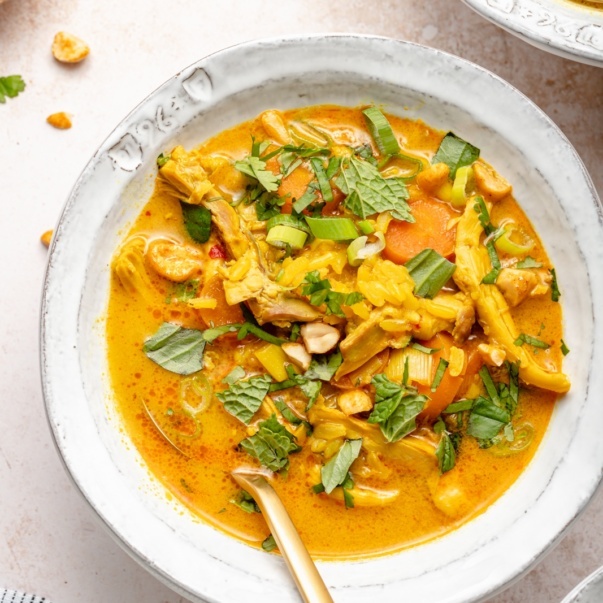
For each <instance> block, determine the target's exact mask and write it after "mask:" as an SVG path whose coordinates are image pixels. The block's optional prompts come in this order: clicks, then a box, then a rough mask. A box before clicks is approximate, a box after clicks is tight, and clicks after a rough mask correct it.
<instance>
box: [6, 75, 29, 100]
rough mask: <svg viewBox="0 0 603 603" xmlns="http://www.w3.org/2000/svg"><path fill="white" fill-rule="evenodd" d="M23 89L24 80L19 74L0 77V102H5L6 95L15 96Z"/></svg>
mask: <svg viewBox="0 0 603 603" xmlns="http://www.w3.org/2000/svg"><path fill="white" fill-rule="evenodd" d="M23 90H25V82H24V81H23V78H22V77H21V76H20V75H6V76H4V77H0V103H5V102H6V97H7V96H8V98H15V96H17V95H18V94H19V93H20V92H23Z"/></svg>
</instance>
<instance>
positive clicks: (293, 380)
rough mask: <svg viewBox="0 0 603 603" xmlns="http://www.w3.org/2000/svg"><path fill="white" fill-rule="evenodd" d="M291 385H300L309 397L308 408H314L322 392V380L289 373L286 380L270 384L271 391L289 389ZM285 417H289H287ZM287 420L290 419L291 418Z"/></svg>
mask: <svg viewBox="0 0 603 603" xmlns="http://www.w3.org/2000/svg"><path fill="white" fill-rule="evenodd" d="M287 368H289V367H287ZM290 387H299V389H300V390H301V391H302V393H303V394H304V395H305V396H306V398H308V404H307V405H306V410H309V409H310V408H312V406H313V405H314V402H316V399H317V398H318V394H319V393H320V390H321V388H322V382H321V381H312V380H310V379H308V378H306V376H305V375H296V374H292V375H289V379H286V380H285V381H281V382H280V383H273V384H272V385H271V386H270V391H271V392H276V391H280V390H283V389H289V388H290ZM279 410H280V408H279ZM283 416H284V415H283ZM285 418H286V419H287V417H285ZM287 420H288V421H289V419H287Z"/></svg>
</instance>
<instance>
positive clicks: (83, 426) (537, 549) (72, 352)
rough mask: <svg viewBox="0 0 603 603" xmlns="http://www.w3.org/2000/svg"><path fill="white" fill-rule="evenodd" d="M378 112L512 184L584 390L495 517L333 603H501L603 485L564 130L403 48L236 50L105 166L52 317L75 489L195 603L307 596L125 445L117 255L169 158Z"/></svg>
mask: <svg viewBox="0 0 603 603" xmlns="http://www.w3.org/2000/svg"><path fill="white" fill-rule="evenodd" d="M368 102H375V103H378V104H384V106H385V108H386V110H387V111H390V112H392V113H396V114H399V115H403V116H408V117H412V118H420V119H423V120H424V121H426V122H427V123H429V124H430V125H432V126H434V127H436V128H441V129H443V130H446V129H453V130H454V131H455V132H456V133H457V134H458V135H459V136H462V137H463V138H465V139H467V140H469V141H471V142H472V143H473V144H475V145H477V146H478V147H480V148H481V150H482V156H483V157H484V158H485V159H486V160H487V161H489V162H490V163H492V164H493V165H494V166H496V168H497V170H498V171H499V172H501V173H502V174H503V175H504V176H506V177H507V178H509V179H510V180H511V181H512V182H513V184H514V188H515V194H516V196H517V198H518V199H519V201H520V202H521V204H522V205H523V207H524V209H525V211H526V213H527V214H528V215H529V216H530V217H531V219H532V221H533V223H534V224H535V226H536V229H537V231H538V232H539V233H540V235H541V237H542V239H543V241H544V244H545V246H546V248H547V250H548V253H549V255H550V257H551V259H552V261H553V262H554V264H555V266H556V268H557V274H558V277H559V283H560V287H561V292H562V301H563V303H564V308H565V329H566V332H565V341H566V343H567V344H568V345H569V347H570V349H571V350H572V351H571V354H570V355H569V356H568V357H567V359H566V363H565V369H566V371H567V372H568V373H569V375H570V377H571V379H572V381H573V388H572V391H571V392H570V394H569V395H567V396H566V398H565V399H564V400H563V401H562V402H561V403H560V404H559V405H558V406H557V408H556V410H555V412H554V415H553V418H552V422H551V425H550V428H549V430H548V432H547V434H546V436H545V438H544V440H543V442H542V444H541V446H540V449H539V450H538V452H537V454H536V456H535V458H534V460H533V461H532V463H531V464H530V466H529V467H528V468H527V470H526V471H525V472H524V473H523V475H522V476H521V477H520V479H519V480H518V481H517V483H516V484H515V485H514V486H512V487H511V488H510V490H509V491H508V492H507V493H506V494H505V495H504V496H503V497H502V498H501V499H500V500H499V501H498V502H496V503H495V504H494V505H492V506H491V507H490V508H489V509H488V510H487V511H486V512H485V513H484V514H482V515H481V516H479V517H478V518H476V519H475V520H473V521H471V522H469V523H468V524H466V525H465V526H463V527H462V528H460V529H458V530H456V531H454V532H452V533H450V534H449V535H447V536H445V537H443V538H440V539H437V540H434V541H432V542H430V543H427V544H424V545H421V546H418V547H415V548H412V549H410V550H407V551H404V552H401V553H399V554H396V555H390V556H384V557H381V558H376V559H371V560H365V561H357V562H330V563H319V569H320V571H321V573H322V575H323V576H324V578H325V580H326V582H327V584H328V586H329V587H330V589H331V591H332V593H333V597H334V599H335V601H337V602H341V603H343V602H344V601H345V602H346V603H360V602H365V601H367V600H371V598H373V597H374V598H378V599H379V601H380V602H382V603H389V602H391V603H394V602H396V603H397V602H399V601H400V600H401V599H402V598H403V599H404V600H408V601H418V600H420V601H422V602H424V603H429V602H436V601H437V602H439V603H443V602H449V603H452V602H459V603H460V602H463V603H467V602H471V601H478V600H481V599H483V598H485V597H488V596H492V595H493V594H494V593H496V592H497V591H499V590H501V589H503V588H504V587H505V586H507V585H508V584H509V583H510V582H511V581H513V580H515V579H517V578H518V577H519V576H521V575H522V574H523V573H524V572H526V571H527V570H529V569H530V568H531V567H532V566H533V565H534V564H535V563H536V562H537V561H538V560H539V559H540V558H541V557H542V555H543V554H544V553H545V552H546V551H547V550H549V549H550V548H551V546H552V545H554V544H555V543H556V542H558V541H559V539H560V538H561V537H562V535H563V534H564V532H565V531H566V530H567V528H568V526H569V525H570V524H571V523H572V521H573V520H574V519H575V518H576V517H577V516H578V515H579V513H580V512H581V511H582V510H583V509H584V507H585V505H586V504H587V503H588V501H589V500H590V498H591V497H592V495H593V493H594V491H595V490H596V488H597V487H598V485H599V482H600V479H601V474H602V469H603V438H601V436H600V426H601V425H603V405H602V404H601V403H600V397H601V391H603V371H601V370H598V371H597V370H595V367H601V366H603V348H602V346H601V342H603V329H602V325H603V321H602V317H601V309H602V308H603V278H602V276H603V275H602V272H603V269H602V267H603V249H602V246H601V241H602V240H603V227H602V224H601V205H600V201H599V200H598V198H597V195H596V192H595V190H594V188H593V185H592V183H591V181H590V178H589V176H588V174H587V173H586V171H585V168H584V166H583V164H582V163H581V161H580V159H579V157H578V156H577V154H576V152H575V151H574V149H573V148H572V146H571V145H570V143H569V142H568V140H567V139H566V138H565V137H564V136H563V134H562V133H561V132H560V130H559V129H558V128H557V127H556V126H555V125H554V124H553V123H552V122H551V120H550V119H549V118H548V117H546V115H544V114H543V113H542V112H541V111H540V110H539V109H538V108H537V107H536V106H535V105H534V104H533V103H532V102H530V101H529V100H528V99H527V98H526V97H524V96H523V95H522V94H521V93H519V92H518V91H517V90H515V89H514V88H512V87H511V86H510V85H509V84H507V83H506V82H504V81H503V80H501V79H500V78H498V77H497V76H495V75H493V74H492V73H489V72H487V71H485V70H483V69H481V68H479V67H477V66H476V65H473V64H471V63H468V62H466V61H464V60H461V59H459V58H456V57H454V56H451V55H448V54H445V53H442V52H440V51H437V50H433V49H429V48H425V47H422V46H418V45H414V44H410V43H407V42H401V41H396V40H390V39H385V38H377V37H368V36H354V35H340V36H333V35H329V36H326V35H317V36H309V37H299V38H286V39H272V40H264V41H257V42H252V43H249V44H244V45H240V46H235V47H233V48H229V49H226V50H223V51H220V52H218V53H216V54H213V55H211V56H209V57H207V58H205V59H202V60H200V61H198V62H197V63H195V64H193V65H191V66H190V67H188V68H186V69H184V70H183V71H181V72H180V73H178V74H177V75H175V76H174V77H173V78H172V79H170V80H169V81H168V82H166V83H165V84H164V85H163V86H161V87H160V88H159V89H158V90H156V91H155V92H153V93H152V94H150V95H149V96H148V97H147V98H146V99H145V100H144V101H143V102H142V103H141V104H140V105H139V106H138V107H137V108H136V109H134V111H133V112H132V113H130V115H128V116H127V117H126V118H125V119H124V120H123V121H122V122H121V123H120V124H119V125H118V126H117V127H116V129H115V130H114V131H113V132H112V133H111V134H110V136H109V137H108V138H107V140H106V141H105V142H104V143H103V144H102V145H101V147H100V148H99V149H98V151H97V152H96V153H95V154H94V156H93V157H92V159H91V160H90V162H89V163H88V165H87V166H86V168H85V169H84V171H83V173H82V175H81V176H80V178H79V180H78V181H77V183H76V184H75V186H74V189H73V191H72V193H71V195H70V197H69V199H68V201H67V204H66V207H65V209H64V212H63V215H62V218H61V220H60V223H59V225H58V227H57V229H56V231H55V236H54V239H53V245H52V248H51V253H50V259H49V265H48V272H47V277H46V282H45V287H44V296H43V306H42V319H41V337H42V345H41V364H42V381H43V387H44V396H45V400H46V408H47V413H48V419H49V422H50V426H51V428H52V431H53V434H54V437H55V440H56V444H57V447H58V450H59V452H60V454H61V456H62V458H63V460H64V462H65V465H66V468H67V470H68V472H69V473H70V475H71V477H72V478H73V481H74V483H75V484H76V486H77V488H78V489H79V490H80V491H81V493H82V494H83V496H84V497H85V498H86V499H87V501H88V502H89V504H90V506H91V507H92V508H93V509H94V511H95V512H96V514H97V515H98V516H99V517H100V518H101V519H102V521H103V522H104V523H105V524H106V526H107V527H108V528H109V530H110V531H111V533H112V534H113V535H114V536H115V538H116V540H117V541H118V542H119V543H120V544H121V545H122V546H123V547H124V548H125V550H127V551H128V552H129V553H130V554H131V555H132V556H133V557H134V558H135V559H137V560H138V561H139V562H140V563H141V564H143V565H144V566H145V567H146V568H147V569H148V570H149V571H151V572H152V573H153V574H154V575H155V576H157V577H158V578H160V579H161V580H163V581H164V582H165V583H166V584H167V585H168V586H170V587H172V588H173V589H174V590H176V591H178V592H180V593H182V594H183V595H185V596H186V597H187V598H189V599H191V600H193V601H197V602H200V601H210V602H216V603H235V602H237V603H238V602H239V601H242V600H245V601H246V602H247V603H266V602H267V601H278V602H279V603H288V602H293V601H298V600H299V599H298V595H297V593H296V591H295V588H294V585H293V583H292V581H291V579H290V578H289V575H288V574H287V571H286V568H285V565H284V563H283V561H282V559H281V558H280V557H278V556H275V555H267V554H266V553H264V552H262V551H259V550H256V549H253V548H250V547H248V546H247V545H244V544H242V543H240V542H238V541H236V540H234V539H232V538H230V537H228V536H226V535H225V534H223V533H221V532H219V531H217V530H215V529H213V528H212V527H210V526H208V525H206V524H204V523H202V522H200V521H198V520H197V519H196V518H195V517H193V516H192V515H191V513H190V512H189V511H188V510H187V509H186V508H185V507H184V506H183V505H181V504H179V503H177V502H174V501H168V499H167V497H166V495H165V490H164V488H163V487H162V486H161V484H160V483H159V482H158V481H157V480H156V479H155V478H154V477H153V476H152V475H151V474H150V473H149V471H148V470H147V468H146V466H145V464H144V462H143V461H142V458H141V457H140V455H139V454H138V452H137V451H136V449H135V448H134V447H133V445H132V444H131V443H130V442H129V441H128V439H127V437H126V436H125V435H124V432H123V431H122V430H120V423H119V417H118V415H117V413H116V410H115V407H114V404H113V402H112V394H111V389H110V386H109V383H108V378H107V361H106V349H105V341H104V322H103V318H102V317H103V313H104V310H105V308H106V304H107V298H108V284H109V263H110V259H111V256H112V254H113V252H114V250H115V248H116V247H117V246H118V244H119V242H120V241H121V239H122V237H123V236H124V234H125V232H126V231H127V227H128V225H129V224H131V222H132V220H133V219H134V218H135V216H136V215H137V213H138V212H139V211H140V209H141V208H142V206H143V205H144V203H145V201H146V199H147V198H148V196H149V194H150V192H151V190H152V186H153V179H154V175H155V173H156V166H155V158H156V156H157V155H158V154H159V153H160V152H162V151H164V150H166V149H170V148H171V147H173V146H174V145H176V144H182V145H184V146H185V147H192V146H194V145H196V144H198V143H199V142H201V141H203V140H204V139H205V138H207V137H208V136H211V135H213V134H215V133H217V132H219V131H221V130H223V129H224V128H227V127H229V126H232V125H234V124H237V123H239V122H241V121H243V120H245V119H248V118H251V117H254V116H255V115H257V114H258V113H259V112H261V111H262V110H264V109H266V108H269V107H276V108H290V107H296V106H303V105H311V104H317V103H338V104H342V105H351V106H355V105H359V104H361V103H368ZM325 529H328V526H325Z"/></svg>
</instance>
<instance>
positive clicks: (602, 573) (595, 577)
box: [561, 567, 603, 603]
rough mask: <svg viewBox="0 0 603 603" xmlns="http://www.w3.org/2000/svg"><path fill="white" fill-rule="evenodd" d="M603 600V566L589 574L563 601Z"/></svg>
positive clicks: (585, 601) (598, 602)
mask: <svg viewBox="0 0 603 603" xmlns="http://www.w3.org/2000/svg"><path fill="white" fill-rule="evenodd" d="M601 601H603V567H600V568H599V569H597V570H595V571H594V572H593V573H592V574H591V575H590V576H587V577H586V578H584V580H582V582H580V584H578V586H576V588H574V590H572V592H571V593H569V594H568V595H567V597H565V599H563V601H562V602H561V603H601Z"/></svg>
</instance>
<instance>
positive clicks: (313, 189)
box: [293, 180, 319, 214]
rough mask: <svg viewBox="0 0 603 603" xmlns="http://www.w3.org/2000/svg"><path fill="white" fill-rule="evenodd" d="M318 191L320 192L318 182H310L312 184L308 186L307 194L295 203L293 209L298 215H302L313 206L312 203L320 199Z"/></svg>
mask: <svg viewBox="0 0 603 603" xmlns="http://www.w3.org/2000/svg"><path fill="white" fill-rule="evenodd" d="M318 190H319V186H318V181H316V180H312V182H310V184H308V188H307V189H306V192H305V193H304V194H303V195H302V196H301V197H300V198H299V199H297V200H296V201H294V203H293V209H294V210H295V211H296V212H297V213H298V214H301V213H302V212H303V211H304V209H306V208H307V207H308V206H309V205H312V203H314V201H316V199H318V193H317V191H318Z"/></svg>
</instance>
